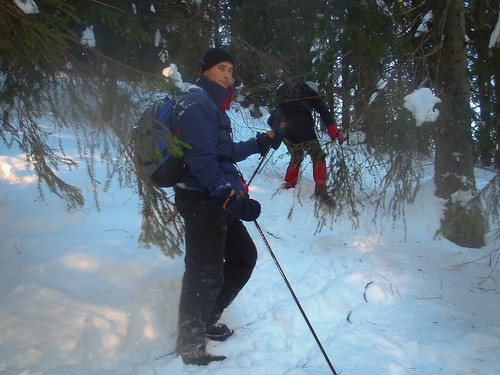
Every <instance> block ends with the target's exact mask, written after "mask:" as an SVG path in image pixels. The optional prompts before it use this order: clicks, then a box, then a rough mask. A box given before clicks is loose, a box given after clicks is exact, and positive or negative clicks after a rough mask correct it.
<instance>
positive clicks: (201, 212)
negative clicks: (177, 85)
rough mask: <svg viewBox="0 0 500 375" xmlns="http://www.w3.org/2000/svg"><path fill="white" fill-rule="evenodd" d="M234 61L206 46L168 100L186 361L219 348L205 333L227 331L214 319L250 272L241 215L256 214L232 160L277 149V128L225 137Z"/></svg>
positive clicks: (221, 336)
mask: <svg viewBox="0 0 500 375" xmlns="http://www.w3.org/2000/svg"><path fill="white" fill-rule="evenodd" d="M234 69H235V61H234V59H233V57H232V56H231V55H230V54H229V53H228V52H227V51H225V50H224V49H220V48H213V49H210V50H208V51H207V53H206V54H205V55H204V57H203V59H202V61H201V69H200V73H201V74H200V77H199V78H198V80H197V81H196V85H197V86H198V87H199V89H196V88H195V89H191V90H189V91H188V92H187V93H185V94H184V95H183V96H182V98H181V99H180V100H179V102H178V104H177V105H176V106H175V109H174V113H173V121H172V125H173V128H174V129H176V132H177V135H178V137H179V139H180V140H181V141H184V142H186V143H187V144H188V145H189V146H190V147H189V149H187V150H186V151H185V154H184V161H185V164H186V165H187V171H186V173H185V174H184V176H183V177H182V179H181V182H180V183H178V184H177V185H176V186H175V187H174V191H175V203H176V206H177V209H178V210H179V213H180V214H181V216H182V218H183V219H184V224H185V243H186V254H185V259H184V262H185V272H184V277H183V281H182V291H181V299H180V306H179V324H178V325H179V330H178V339H177V349H176V350H177V353H178V354H179V355H180V356H181V357H182V360H183V361H184V363H186V364H195V365H207V364H209V363H210V362H213V361H221V360H224V359H225V358H226V357H225V356H216V355H212V354H209V353H207V351H206V343H205V339H206V338H208V339H213V340H219V341H222V340H225V339H226V338H228V337H229V336H231V335H232V333H233V331H232V330H231V329H230V328H228V327H227V326H226V325H225V324H220V323H218V321H219V318H220V317H221V315H222V312H223V311H224V309H225V308H226V307H228V306H229V304H230V303H231V302H232V301H233V300H234V298H235V297H236V296H237V294H238V293H239V292H240V290H241V289H242V288H243V286H244V285H245V284H246V282H247V281H248V279H249V278H250V276H251V274H252V271H253V268H254V266H255V263H256V260H257V250H256V247H255V244H254V242H253V241H252V239H251V238H250V235H249V234H248V232H247V230H246V228H245V226H244V225H243V223H242V220H244V221H254V220H256V219H257V218H258V217H259V215H260V210H261V207H260V204H259V202H257V201H256V200H253V199H251V198H249V196H248V190H247V187H246V185H245V183H244V180H243V178H242V176H241V174H240V172H239V170H238V168H237V167H236V165H235V163H237V162H239V161H242V160H245V159H246V158H247V157H248V156H250V155H252V154H256V153H260V154H262V155H263V154H265V153H266V152H267V151H268V150H269V148H270V147H273V148H274V149H277V148H278V147H279V146H280V144H281V141H282V140H283V138H284V135H285V134H284V130H281V129H277V130H276V131H275V132H270V133H267V134H266V133H258V134H257V135H256V137H255V138H251V139H249V140H247V141H242V142H233V139H232V129H231V121H230V119H229V117H228V115H227V114H226V110H228V109H229V107H230V103H231V99H232V92H233V89H232V87H231V83H232V81H233V72H234Z"/></svg>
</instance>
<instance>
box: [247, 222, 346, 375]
mask: <svg viewBox="0 0 500 375" xmlns="http://www.w3.org/2000/svg"><path fill="white" fill-rule="evenodd" d="M254 223H255V226H256V227H257V231H258V232H259V234H260V236H261V237H262V240H263V241H264V243H265V244H266V247H267V250H269V253H270V254H271V257H272V258H273V260H274V264H276V267H278V270H279V272H280V274H281V276H282V277H283V280H285V284H286V286H287V287H288V290H289V291H290V293H291V294H292V297H293V299H294V301H295V303H296V304H297V307H298V308H299V310H300V312H301V313H302V316H303V317H304V320H305V321H306V323H307V326H308V327H309V330H310V331H311V333H312V335H313V336H314V339H315V340H316V343H317V344H318V346H319V349H320V350H321V353H322V354H323V356H324V357H325V360H326V362H327V363H328V366H329V367H330V370H332V374H334V375H338V374H337V372H336V371H335V368H333V365H332V363H331V362H330V358H328V355H327V354H326V352H325V349H323V345H321V341H320V340H319V338H318V335H316V332H314V328H313V326H312V325H311V323H310V322H309V319H308V318H307V315H306V313H305V312H304V309H303V308H302V306H301V305H300V302H299V300H298V298H297V296H296V295H295V292H294V291H293V289H292V286H291V285H290V283H289V282H288V279H287V278H286V275H285V273H284V272H283V269H282V268H281V266H280V264H279V262H278V259H277V258H276V256H275V255H274V253H273V250H272V249H271V246H270V245H269V242H267V238H266V236H265V235H264V232H263V231H262V228H261V227H260V225H259V223H257V220H254Z"/></svg>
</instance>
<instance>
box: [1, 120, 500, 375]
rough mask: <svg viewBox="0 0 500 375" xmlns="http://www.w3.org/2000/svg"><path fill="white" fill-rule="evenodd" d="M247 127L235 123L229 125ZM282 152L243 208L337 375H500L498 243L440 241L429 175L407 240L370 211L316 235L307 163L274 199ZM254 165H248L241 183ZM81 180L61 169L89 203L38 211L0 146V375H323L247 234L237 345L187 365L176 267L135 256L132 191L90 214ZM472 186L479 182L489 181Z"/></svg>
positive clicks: (274, 274)
mask: <svg viewBox="0 0 500 375" xmlns="http://www.w3.org/2000/svg"><path fill="white" fill-rule="evenodd" d="M242 114H244V112H233V113H232V117H233V119H234V120H235V123H234V126H235V128H239V127H241V128H243V125H242V123H243V122H246V121H247V120H246V119H245V121H243V120H242V118H241V115H242ZM71 145H72V142H71V137H69V136H68V139H67V140H66V145H65V147H66V150H67V151H68V152H70V150H71V147H72V146H71ZM343 147H348V146H346V145H344V146H343ZM285 151H286V150H285V148H284V147H282V148H280V149H279V150H278V151H277V152H275V153H274V155H273V163H268V164H267V165H266V167H265V168H264V170H263V171H262V172H261V173H260V174H259V175H258V176H257V177H256V178H255V179H254V181H253V182H252V188H251V196H252V197H253V198H255V199H257V200H259V201H260V202H261V204H262V207H263V210H262V215H261V217H260V218H259V219H258V222H259V224H260V226H261V227H262V228H263V229H264V232H265V236H266V238H267V240H268V241H269V244H270V246H271V248H272V251H273V253H274V254H275V255H276V257H277V259H278V260H279V263H280V265H281V267H282V269H283V271H284V273H285V274H286V277H287V278H288V280H289V282H290V284H291V286H292V287H293V290H294V291H295V294H296V295H297V297H298V299H299V301H300V303H301V305H302V307H303V309H304V311H305V313H306V314H307V317H308V319H309V321H310V323H311V325H312V326H313V328H314V331H315V332H316V334H317V336H318V338H319V340H320V342H321V344H322V346H323V347H324V349H325V351H326V353H327V355H328V358H329V359H330V361H331V363H332V364H333V366H334V368H335V370H336V372H337V373H339V374H340V373H342V374H346V375H367V374H370V375H379V374H380V375H404V374H419V375H430V374H446V375H472V374H477V375H493V374H499V373H500V362H499V361H498V355H499V354H500V314H499V313H498V312H499V307H500V295H499V289H498V285H497V283H498V280H499V267H498V265H497V263H496V262H497V261H498V244H494V243H489V244H488V245H487V246H486V247H484V248H482V249H467V248H460V247H458V246H456V245H454V244H452V243H450V242H448V241H447V240H445V239H443V238H441V237H437V238H434V235H435V232H436V230H437V229H438V228H439V220H440V217H441V213H442V203H443V202H442V201H441V200H439V199H437V198H436V197H434V195H433V183H432V178H431V176H432V171H430V173H429V177H428V179H427V181H426V182H425V183H424V188H423V189H422V191H421V192H420V194H419V195H418V197H417V199H416V202H415V203H414V204H413V205H411V206H409V207H408V208H407V211H406V231H405V226H404V225H403V223H402V222H400V221H397V222H395V223H393V221H392V220H391V219H386V220H378V221H377V222H376V223H374V222H373V220H372V219H373V212H371V211H370V210H367V211H366V212H365V211H363V212H361V215H360V218H359V219H360V226H359V228H357V229H354V228H352V226H351V223H350V221H349V220H348V219H347V218H346V219H341V220H338V221H337V222H335V223H333V226H332V228H330V227H326V228H323V230H322V231H321V232H319V233H316V232H317V219H316V217H315V214H314V201H313V200H312V199H311V195H312V192H313V188H314V186H313V182H312V178H311V166H310V164H307V163H304V167H303V178H302V180H301V182H300V190H298V189H297V190H295V191H293V190H287V191H279V192H278V193H276V192H277V190H278V188H279V186H280V184H281V183H282V177H283V174H284V170H285V168H286V164H287V162H288V157H287V156H283V154H284V153H285ZM73 155H75V156H76V148H74V152H73ZM307 161H308V159H306V162H307ZM257 163H258V159H257V157H253V158H251V159H249V160H248V161H246V162H244V163H241V165H240V166H241V170H242V172H243V173H244V175H245V176H246V177H247V178H248V177H249V176H250V175H251V174H252V172H253V170H254V168H255V166H256V165H257ZM102 167H103V166H102ZM104 171H105V168H104V167H103V168H102V171H99V170H98V173H102V174H103V175H104ZM85 173H86V171H85V168H81V169H80V170H78V171H73V172H65V171H60V174H61V176H62V177H64V178H66V179H68V180H69V181H71V182H73V183H76V184H78V185H79V186H82V187H83V189H84V193H85V195H86V197H87V201H88V203H87V205H86V206H85V207H84V208H82V209H78V210H74V211H71V212H68V211H67V210H66V205H65V203H64V202H63V201H61V200H59V199H58V198H56V197H54V196H53V195H51V194H50V193H47V194H46V200H45V201H41V200H40V199H39V197H38V194H37V186H36V181H35V180H34V178H33V174H32V173H31V172H30V171H28V170H26V167H25V161H24V157H23V155H22V154H21V153H20V152H19V150H17V149H10V150H9V149H7V148H6V147H5V146H4V145H3V144H2V145H0V374H2V375H3V374H9V375H10V374H22V375H35V374H36V375H39V374H51V375H52V374H61V375H62V374H64V375H69V374H75V375H80V374H81V375H83V374H121V375H128V374H130V375H132V374H134V375H135V374H138V375H160V374H161V375H163V374H164V375H173V374H228V375H229V374H231V375H232V374H263V375H265V374H269V375H276V374H328V373H331V370H330V368H329V366H328V364H327V362H326V360H325V357H324V356H323V354H322V352H321V350H320V348H319V346H318V344H317V343H316V341H315V340H314V337H313V335H312V333H311V331H310V329H309V328H308V326H307V324H306V322H305V320H304V318H303V316H302V315H301V313H300V311H299V309H298V307H297V305H296V303H295V302H294V300H293V298H292V296H291V293H290V291H289V290H288V288H287V286H286V284H285V282H284V280H283V278H282V276H281V275H280V273H279V272H278V269H277V267H276V265H275V263H274V261H273V259H272V257H271V255H270V253H269V251H268V249H267V248H266V246H265V244H264V242H263V240H262V239H261V237H260V235H259V233H258V232H257V230H256V228H255V226H254V224H253V223H248V224H247V227H248V229H249V231H250V233H251V234H252V236H253V238H254V240H255V243H256V244H257V247H258V250H259V259H258V262H257V267H256V269H255V272H254V274H253V276H252V278H251V280H250V282H249V283H248V284H247V286H246V287H245V289H244V290H243V291H242V292H241V294H240V295H239V296H238V297H237V298H236V300H235V301H234V303H233V304H232V305H231V306H230V307H229V309H228V310H227V311H226V312H225V313H224V315H223V317H222V321H223V322H224V323H226V324H228V325H229V326H230V327H232V328H234V329H235V334H234V336H233V337H231V338H230V339H228V340H227V341H225V342H222V343H216V342H209V344H208V348H209V351H210V352H212V353H215V354H224V355H226V356H227V357H228V358H227V359H226V360H225V361H223V362H218V363H212V364H210V365H209V366H206V367H197V366H186V365H184V364H183V363H182V360H181V359H180V358H178V357H176V356H175V354H173V353H172V352H173V350H174V348H175V339H176V323H177V308H178V300H179V295H180V287H181V278H182V274H183V259H182V258H181V257H178V258H175V259H172V258H168V257H165V256H164V255H163V254H162V253H161V251H159V250H158V249H141V248H139V247H138V241H137V240H138V236H139V234H140V231H141V215H140V209H139V198H138V196H137V194H135V193H134V191H132V190H129V189H122V188H119V186H118V184H117V183H115V184H113V185H112V186H111V189H109V191H108V192H106V193H104V192H101V195H100V203H101V208H102V210H101V211H100V212H99V211H97V210H96V208H95V207H94V206H93V203H92V202H93V201H92V195H93V192H92V189H91V186H90V184H89V183H88V182H87V181H86V179H85ZM481 173H483V174H482V175H481V174H479V175H478V176H476V178H477V179H478V182H483V183H484V182H485V181H486V180H487V179H488V178H491V177H492V176H491V175H488V174H486V173H485V172H481ZM275 193H276V194H275ZM297 195H299V197H300V199H298V196H297ZM292 205H293V215H292V217H291V218H290V219H289V218H288V214H289V211H290V208H291V207H292ZM495 249H497V251H496V253H494V254H493V256H488V254H489V253H491V252H492V251H494V250H495Z"/></svg>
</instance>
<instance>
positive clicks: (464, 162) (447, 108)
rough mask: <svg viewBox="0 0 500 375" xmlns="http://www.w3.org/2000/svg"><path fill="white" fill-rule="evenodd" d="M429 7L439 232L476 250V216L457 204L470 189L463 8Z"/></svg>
mask: <svg viewBox="0 0 500 375" xmlns="http://www.w3.org/2000/svg"><path fill="white" fill-rule="evenodd" d="M433 7H434V20H435V21H434V27H435V32H436V39H435V40H436V41H438V42H441V41H442V42H441V43H442V45H441V50H440V53H439V54H438V55H437V58H438V63H437V77H436V86H437V91H438V94H437V95H438V96H439V97H440V98H441V99H442V107H441V114H440V116H439V119H438V121H437V124H436V125H437V129H438V131H437V139H436V158H435V170H434V181H435V183H436V192H435V194H436V196H438V197H441V198H445V199H449V202H448V204H447V208H446V212H445V215H444V218H443V222H442V227H441V230H442V233H443V235H444V236H445V237H446V238H448V239H449V240H450V241H453V242H455V243H457V244H458V245H460V246H468V247H479V246H482V244H483V242H482V238H483V236H484V230H485V229H484V227H483V226H480V228H479V232H478V233H472V232H477V231H476V230H474V231H473V230H472V228H474V227H476V226H475V225H474V222H473V221H474V218H475V219H477V215H476V214H475V215H468V213H469V212H472V211H473V210H469V209H468V208H467V207H466V202H463V197H464V196H466V197H467V196H469V194H470V193H474V191H475V179H474V155H473V147H472V146H473V144H472V134H471V108H470V103H469V99H470V98H469V97H470V86H469V80H468V76H467V55H466V46H465V39H464V38H465V7H464V2H463V1H461V0H436V1H435V2H434V4H433ZM459 192H468V194H459ZM452 195H453V196H452ZM455 198H458V199H455ZM474 211H475V212H476V211H477V210H474ZM481 230H482V231H483V233H481ZM479 240H480V241H479Z"/></svg>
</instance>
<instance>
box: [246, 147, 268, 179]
mask: <svg viewBox="0 0 500 375" xmlns="http://www.w3.org/2000/svg"><path fill="white" fill-rule="evenodd" d="M269 150H271V146H269V148H268V149H267V151H266V153H265V154H264V155H262V157H261V158H260V162H259V164H258V165H257V168H255V171H254V172H253V174H252V176H251V177H250V179H249V180H248V184H247V186H250V184H251V183H252V181H253V179H254V178H255V176H257V173H259V172H260V169H261V168H262V165H263V164H264V161H265V160H266V157H267V154H269Z"/></svg>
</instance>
